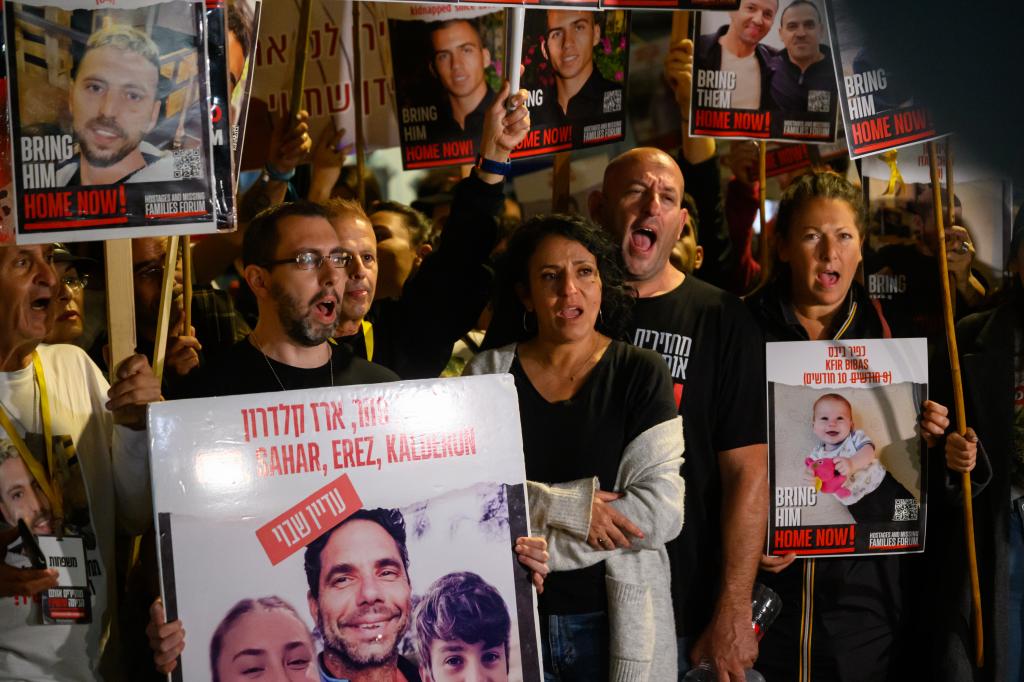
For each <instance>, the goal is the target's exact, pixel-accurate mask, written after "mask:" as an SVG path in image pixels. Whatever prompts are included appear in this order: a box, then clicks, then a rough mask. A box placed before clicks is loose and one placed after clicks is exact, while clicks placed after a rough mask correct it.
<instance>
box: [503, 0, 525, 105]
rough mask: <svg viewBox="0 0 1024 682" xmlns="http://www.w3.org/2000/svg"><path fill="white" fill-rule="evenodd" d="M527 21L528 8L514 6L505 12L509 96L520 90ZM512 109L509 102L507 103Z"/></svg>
mask: <svg viewBox="0 0 1024 682" xmlns="http://www.w3.org/2000/svg"><path fill="white" fill-rule="evenodd" d="M525 22H526V8H524V7H513V8H511V9H509V10H507V11H506V13H505V43H506V44H507V45H508V50H507V51H506V52H505V63H506V68H505V73H506V74H507V75H508V82H509V85H510V86H511V87H510V88H509V91H508V92H509V97H510V98H511V97H512V95H514V94H515V93H517V92H519V67H520V65H521V64H522V63H523V25H524V23H525ZM505 106H506V108H508V109H509V111H511V110H512V108H511V107H509V106H508V104H506V105H505Z"/></svg>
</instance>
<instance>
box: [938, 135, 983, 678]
mask: <svg viewBox="0 0 1024 682" xmlns="http://www.w3.org/2000/svg"><path fill="white" fill-rule="evenodd" d="M928 162H929V166H930V169H931V176H932V209H933V210H934V212H935V228H936V231H937V232H938V240H939V248H938V252H939V253H938V258H939V271H940V273H941V277H940V280H941V282H942V312H943V318H944V320H945V324H946V345H947V347H948V348H949V367H950V374H951V375H952V380H953V400H954V403H955V405H954V408H955V410H956V430H957V433H959V434H960V435H961V436H962V435H964V434H966V433H967V416H966V415H965V413H964V387H963V383H962V381H961V379H960V355H959V351H958V350H957V347H956V326H955V325H954V323H953V306H952V296H951V291H950V286H949V267H948V264H947V263H946V233H945V228H944V227H943V224H942V222H943V221H942V192H941V189H942V186H941V185H940V184H939V163H938V154H937V153H936V150H935V143H934V142H929V143H928ZM948 179H949V178H948V177H947V180H948ZM951 189H952V188H950V190H951ZM950 194H952V191H950ZM961 486H962V487H963V501H964V535H965V537H966V540H967V563H968V568H969V572H970V579H971V606H972V611H973V616H974V622H973V626H974V627H973V630H974V649H975V651H974V656H975V659H974V660H975V665H976V666H977V667H978V668H981V667H983V666H984V665H985V641H984V638H983V631H982V620H981V587H980V584H979V581H978V558H977V553H976V550H975V546H974V504H973V499H972V497H971V475H970V474H969V473H965V474H963V477H962V483H961Z"/></svg>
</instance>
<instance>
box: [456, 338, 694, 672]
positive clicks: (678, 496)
mask: <svg viewBox="0 0 1024 682" xmlns="http://www.w3.org/2000/svg"><path fill="white" fill-rule="evenodd" d="M515 348H516V347H515V345H514V344H513V345H508V346H504V347H502V348H498V349H496V350H491V351H486V352H484V353H480V354H479V355H477V356H476V357H475V358H473V360H472V361H471V362H470V363H469V365H467V366H466V370H465V372H463V374H465V375H471V374H499V373H505V372H508V370H509V368H510V367H511V366H512V360H513V358H514V357H515ZM682 455H683V428H682V421H681V417H676V418H675V419H671V420H669V421H666V422H662V423H661V424H657V425H655V426H652V427H651V428H649V429H647V430H646V431H644V432H643V433H641V434H640V435H639V436H637V437H636V438H634V439H633V440H632V441H630V443H629V444H628V445H627V446H626V449H625V451H624V452H623V453H622V461H621V462H620V464H619V472H618V475H617V477H616V481H615V492H620V493H623V495H624V496H623V497H622V498H620V499H618V500H615V501H614V502H612V503H611V504H612V505H613V506H614V507H615V508H616V509H617V510H618V511H619V512H621V513H622V514H624V515H625V516H626V517H627V518H629V519H630V520H631V521H633V523H635V524H636V525H637V526H639V527H640V529H641V530H643V532H644V539H643V540H637V541H634V543H633V548H632V549H614V550H608V551H597V550H594V549H593V548H591V547H590V545H588V544H587V535H588V533H589V530H590V510H591V506H592V504H593V498H594V494H595V492H596V490H597V489H598V481H597V478H596V477H593V478H584V479H580V480H578V481H570V482H568V483H558V484H555V485H545V484H542V483H535V482H533V481H530V482H528V483H527V491H528V493H529V504H530V527H531V532H532V533H538V534H541V535H543V536H544V537H545V538H546V539H547V541H548V552H549V554H550V559H549V566H550V567H551V570H552V571H569V570H574V569H578V568H585V567H587V566H592V565H594V564H596V563H599V562H601V561H603V562H605V581H606V583H607V588H608V621H609V631H610V648H611V651H609V659H610V671H611V672H610V676H609V679H610V680H611V682H648V681H650V682H662V681H664V680H675V679H676V677H677V658H676V656H677V654H676V651H677V648H676V635H675V620H674V618H673V614H672V589H671V581H670V575H669V563H668V554H667V552H666V551H665V543H666V542H668V541H669V540H672V539H673V538H675V537H676V536H677V535H679V531H680V530H682V527H683V477H682V476H681V475H680V470H681V467H682V464H683V456H682Z"/></svg>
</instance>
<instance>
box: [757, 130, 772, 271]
mask: <svg viewBox="0 0 1024 682" xmlns="http://www.w3.org/2000/svg"><path fill="white" fill-rule="evenodd" d="M767 155H768V145H767V144H766V143H764V142H758V143H757V184H758V202H759V204H760V205H759V207H758V211H759V214H760V216H761V238H760V240H759V241H758V248H759V249H760V254H759V256H760V258H759V260H760V262H761V281H762V282H763V281H766V280H767V278H768V274H769V273H768V270H769V268H770V267H771V235H770V234H768V211H767V209H766V207H765V201H767V200H768V171H767V167H766V158H767Z"/></svg>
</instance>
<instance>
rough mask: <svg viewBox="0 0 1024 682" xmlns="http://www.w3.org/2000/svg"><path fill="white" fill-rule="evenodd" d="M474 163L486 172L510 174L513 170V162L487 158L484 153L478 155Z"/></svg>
mask: <svg viewBox="0 0 1024 682" xmlns="http://www.w3.org/2000/svg"><path fill="white" fill-rule="evenodd" d="M474 165H475V166H476V167H477V168H479V169H480V170H482V171H483V172H484V173H494V174H495V175H503V176H508V174H509V173H511V172H512V163H511V162H509V161H505V162H504V163H502V162H501V161H492V160H491V159H485V158H484V157H483V155H482V154H477V155H476V163H475V164H474Z"/></svg>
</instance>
